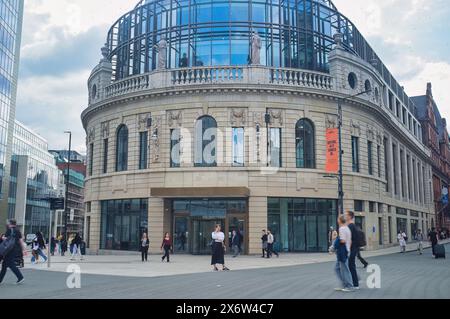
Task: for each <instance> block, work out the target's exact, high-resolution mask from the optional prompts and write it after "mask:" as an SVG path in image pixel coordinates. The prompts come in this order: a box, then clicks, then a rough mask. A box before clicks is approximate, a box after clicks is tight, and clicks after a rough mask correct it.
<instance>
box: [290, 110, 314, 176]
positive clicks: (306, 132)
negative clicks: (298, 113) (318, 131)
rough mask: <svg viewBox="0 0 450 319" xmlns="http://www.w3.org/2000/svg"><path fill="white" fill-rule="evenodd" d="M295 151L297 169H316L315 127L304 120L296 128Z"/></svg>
mask: <svg viewBox="0 0 450 319" xmlns="http://www.w3.org/2000/svg"><path fill="white" fill-rule="evenodd" d="M295 151H296V158H297V168H316V154H315V153H316V150H315V133H314V125H313V123H312V122H311V121H310V120H307V119H302V120H300V121H298V122H297V125H296V127H295Z"/></svg>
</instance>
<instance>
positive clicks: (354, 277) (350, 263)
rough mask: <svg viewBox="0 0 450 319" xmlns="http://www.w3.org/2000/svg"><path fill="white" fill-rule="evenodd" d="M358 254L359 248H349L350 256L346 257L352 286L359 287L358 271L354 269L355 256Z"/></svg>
mask: <svg viewBox="0 0 450 319" xmlns="http://www.w3.org/2000/svg"><path fill="white" fill-rule="evenodd" d="M358 254H359V248H352V249H350V257H349V258H348V268H349V270H350V274H351V278H352V281H353V287H359V278H358V272H357V271H356V256H358Z"/></svg>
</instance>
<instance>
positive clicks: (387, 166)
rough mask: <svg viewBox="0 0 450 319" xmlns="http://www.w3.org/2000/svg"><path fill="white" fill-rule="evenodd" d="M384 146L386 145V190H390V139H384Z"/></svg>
mask: <svg viewBox="0 0 450 319" xmlns="http://www.w3.org/2000/svg"><path fill="white" fill-rule="evenodd" d="M383 147H384V177H385V179H386V192H389V191H390V186H389V156H388V154H389V153H388V152H389V149H388V139H387V138H384V140H383Z"/></svg>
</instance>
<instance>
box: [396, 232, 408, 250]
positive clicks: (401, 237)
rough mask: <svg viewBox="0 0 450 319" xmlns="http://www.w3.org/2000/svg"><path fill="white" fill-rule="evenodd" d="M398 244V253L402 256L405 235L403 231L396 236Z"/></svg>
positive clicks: (404, 247)
mask: <svg viewBox="0 0 450 319" xmlns="http://www.w3.org/2000/svg"><path fill="white" fill-rule="evenodd" d="M397 240H398V243H399V244H400V252H401V253H402V254H403V253H405V252H406V234H405V232H403V231H401V230H400V231H399V232H398V235H397Z"/></svg>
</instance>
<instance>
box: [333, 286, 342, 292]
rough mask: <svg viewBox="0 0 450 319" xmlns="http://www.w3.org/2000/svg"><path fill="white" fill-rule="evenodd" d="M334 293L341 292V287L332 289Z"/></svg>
mask: <svg viewBox="0 0 450 319" xmlns="http://www.w3.org/2000/svg"><path fill="white" fill-rule="evenodd" d="M334 291H342V288H341V287H339V288H334Z"/></svg>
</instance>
